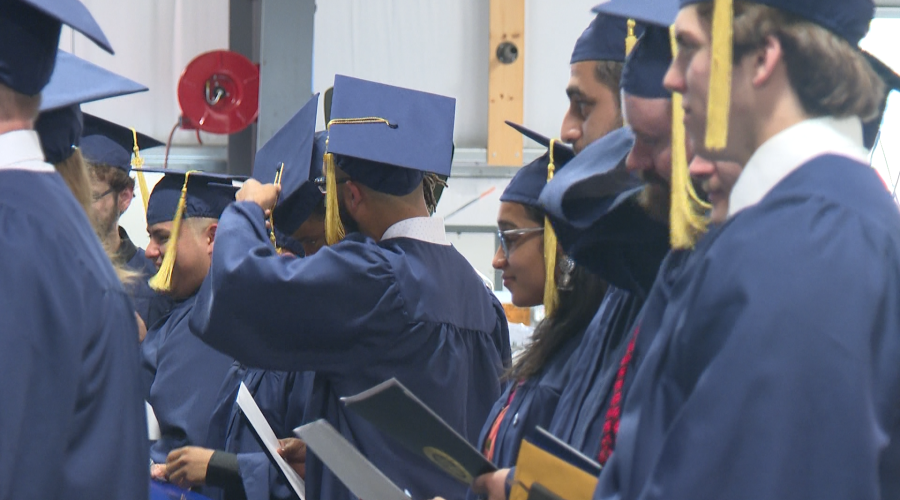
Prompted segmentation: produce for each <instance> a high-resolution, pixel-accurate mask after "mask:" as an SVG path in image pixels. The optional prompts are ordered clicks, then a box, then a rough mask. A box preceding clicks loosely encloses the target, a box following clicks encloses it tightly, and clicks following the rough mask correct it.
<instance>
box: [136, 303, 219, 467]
mask: <svg viewBox="0 0 900 500" xmlns="http://www.w3.org/2000/svg"><path fill="white" fill-rule="evenodd" d="M196 300H197V296H196V295H194V296H192V297H190V298H188V299H185V300H183V301H182V302H180V303H178V304H177V305H176V306H175V308H174V309H173V310H172V311H171V313H169V315H168V317H166V318H165V319H164V320H163V321H159V322H158V323H157V324H156V326H154V327H153V328H152V329H151V330H150V331H149V332H147V338H146V339H145V340H144V342H143V343H142V344H141V358H142V360H141V361H142V366H143V369H144V397H145V398H146V399H147V402H149V403H150V406H152V407H153V411H154V413H156V419H157V420H158V421H159V431H160V438H159V440H157V441H156V442H155V443H153V444H152V445H151V447H150V459H151V460H153V461H154V462H156V463H165V462H166V456H167V455H168V454H169V452H170V451H172V450H174V449H176V448H181V447H182V446H188V445H195V446H203V444H204V443H205V442H206V438H207V433H208V431H209V421H210V416H211V415H212V411H213V409H214V408H215V404H216V397H217V396H218V394H219V389H220V388H221V387H222V381H223V380H225V375H226V374H227V373H228V369H229V368H230V367H231V364H232V363H233V362H234V360H233V359H232V358H229V357H228V356H226V355H224V354H222V353H220V352H218V351H216V350H215V349H213V348H211V347H209V346H208V345H206V344H204V343H203V342H201V341H200V340H199V339H198V338H197V337H195V336H193V335H191V332H190V329H189V328H188V317H189V315H190V313H191V309H192V308H193V307H194V303H195V302H196Z"/></svg>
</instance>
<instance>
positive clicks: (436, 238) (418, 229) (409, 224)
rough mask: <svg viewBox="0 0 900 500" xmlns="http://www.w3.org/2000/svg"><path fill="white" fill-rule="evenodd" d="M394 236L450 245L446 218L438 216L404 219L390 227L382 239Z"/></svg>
mask: <svg viewBox="0 0 900 500" xmlns="http://www.w3.org/2000/svg"><path fill="white" fill-rule="evenodd" d="M393 238H410V239H413V240H419V241H424V242H425V243H433V244H435V245H444V246H449V245H450V242H449V241H447V232H446V231H445V230H444V218H443V217H438V216H432V217H413V218H411V219H404V220H402V221H400V222H398V223H396V224H394V225H393V226H391V227H389V228H388V229H387V231H385V232H384V235H383V236H382V237H381V241H385V240H389V239H393Z"/></svg>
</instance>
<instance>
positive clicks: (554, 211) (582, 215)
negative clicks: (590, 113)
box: [538, 127, 642, 230]
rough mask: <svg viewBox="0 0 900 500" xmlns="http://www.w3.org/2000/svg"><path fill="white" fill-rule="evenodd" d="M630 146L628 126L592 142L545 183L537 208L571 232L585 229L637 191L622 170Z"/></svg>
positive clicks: (631, 138)
mask: <svg viewBox="0 0 900 500" xmlns="http://www.w3.org/2000/svg"><path fill="white" fill-rule="evenodd" d="M633 146H634V134H633V133H632V132H631V129H630V128H628V127H622V128H620V129H617V130H614V131H612V132H610V133H609V134H607V135H606V136H604V137H602V138H601V139H599V140H597V141H594V142H593V143H591V144H590V145H589V146H587V147H586V148H584V150H583V151H582V152H581V153H579V154H578V156H576V157H575V158H574V159H573V160H572V161H570V162H569V163H568V164H567V165H566V168H565V169H562V170H560V171H559V174H558V175H556V177H554V180H553V182H550V183H548V184H547V187H546V188H545V189H543V190H542V191H541V193H540V196H539V198H538V206H539V207H540V208H541V209H543V210H544V211H545V212H547V213H548V214H549V215H551V216H552V217H553V218H555V219H557V220H560V221H562V222H564V223H566V224H567V225H569V226H572V227H573V228H575V229H578V230H584V229H587V228H589V227H590V226H592V225H593V224H595V223H596V222H597V221H598V220H599V219H600V218H601V217H603V216H604V215H605V214H606V213H608V212H609V211H610V210H611V209H612V208H614V207H615V206H616V205H618V204H619V203H621V201H622V200H623V199H625V198H627V197H629V196H631V195H633V194H634V192H635V190H640V189H641V184H642V183H641V181H640V179H638V178H637V177H635V176H633V175H631V174H630V173H629V172H628V171H627V170H626V169H625V168H624V161H625V158H626V157H627V156H628V153H629V152H630V151H631V148H632V147H633Z"/></svg>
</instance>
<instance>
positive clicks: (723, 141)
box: [706, 0, 734, 151]
mask: <svg viewBox="0 0 900 500" xmlns="http://www.w3.org/2000/svg"><path fill="white" fill-rule="evenodd" d="M713 9H714V10H713V21H712V60H711V66H710V71H709V103H708V107H707V116H706V149H708V150H710V151H720V150H722V149H725V146H726V145H727V144H728V115H729V113H730V111H731V63H732V58H733V55H732V50H733V41H732V40H733V34H734V33H733V24H734V5H733V3H732V0H715V3H714V6H713Z"/></svg>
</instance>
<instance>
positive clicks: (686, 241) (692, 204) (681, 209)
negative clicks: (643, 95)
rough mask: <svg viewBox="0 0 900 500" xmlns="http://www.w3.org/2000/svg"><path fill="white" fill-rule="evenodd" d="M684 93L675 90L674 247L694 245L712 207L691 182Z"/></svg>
mask: <svg viewBox="0 0 900 500" xmlns="http://www.w3.org/2000/svg"><path fill="white" fill-rule="evenodd" d="M670 36H671V37H672V53H673V56H677V51H678V46H677V45H676V44H675V40H674V36H675V31H674V29H670ZM681 103H682V95H681V94H679V93H678V92H673V93H672V181H671V182H672V186H671V190H672V192H671V198H672V199H671V207H670V209H669V238H670V243H671V245H672V248H674V249H679V250H683V249H689V248H694V245H696V243H697V240H698V239H699V237H700V235H702V234H703V233H705V232H706V223H707V219H706V217H705V215H703V213H704V212H706V210H708V209H709V208H711V207H710V206H709V204H707V203H705V202H703V201H702V200H701V199H700V197H699V196H697V193H696V191H694V184H693V183H692V182H691V174H690V171H689V169H688V158H687V146H686V142H687V134H686V132H685V129H684V108H682V107H681Z"/></svg>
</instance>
